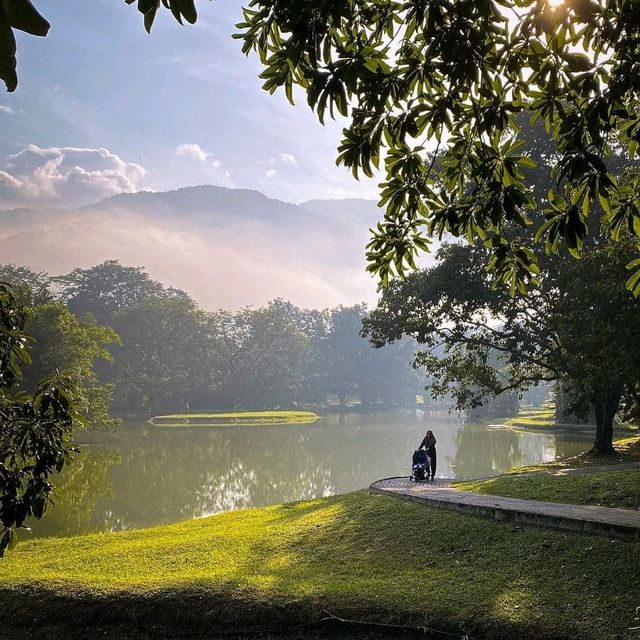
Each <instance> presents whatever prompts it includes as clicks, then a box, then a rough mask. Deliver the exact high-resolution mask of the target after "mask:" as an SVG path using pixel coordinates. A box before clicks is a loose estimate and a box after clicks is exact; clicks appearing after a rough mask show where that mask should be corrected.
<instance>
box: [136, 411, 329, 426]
mask: <svg viewBox="0 0 640 640" xmlns="http://www.w3.org/2000/svg"><path fill="white" fill-rule="evenodd" d="M319 419H320V416H319V415H317V414H316V413H313V412H312V411H237V412H233V413H172V414H170V415H166V416H155V417H154V418H151V420H150V421H149V422H151V423H152V424H154V425H155V426H157V427H224V426H232V425H262V424H264V425H269V424H312V423H314V422H316V421H317V420H319Z"/></svg>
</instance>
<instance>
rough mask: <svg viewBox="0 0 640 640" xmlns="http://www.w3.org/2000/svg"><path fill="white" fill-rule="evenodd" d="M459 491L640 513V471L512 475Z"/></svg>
mask: <svg viewBox="0 0 640 640" xmlns="http://www.w3.org/2000/svg"><path fill="white" fill-rule="evenodd" d="M456 487H457V488H459V489H462V490H463V491H476V492H477V493H483V494H489V495H496V496H507V497H510V498H523V499H526V500H544V501H546V502H566V503H569V504H591V505H596V506H601V507H618V508H621V509H640V491H638V489H639V488H640V469H629V470H625V471H614V472H604V473H593V474H591V473H590V474H585V475H576V476H563V475H551V476H548V475H534V476H518V475H509V476H501V477H499V478H495V479H491V480H483V481H476V482H463V483H460V484H457V485H456Z"/></svg>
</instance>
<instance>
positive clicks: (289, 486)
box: [25, 411, 591, 537]
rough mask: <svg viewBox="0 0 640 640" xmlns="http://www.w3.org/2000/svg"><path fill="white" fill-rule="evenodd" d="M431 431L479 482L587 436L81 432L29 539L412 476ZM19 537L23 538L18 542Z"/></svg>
mask: <svg viewBox="0 0 640 640" xmlns="http://www.w3.org/2000/svg"><path fill="white" fill-rule="evenodd" d="M427 428H430V429H432V430H433V431H434V433H435V435H436V437H437V439H438V472H437V476H439V477H455V478H474V477H482V476H488V475H492V474H496V473H501V472H504V471H508V470H509V469H512V468H513V467H519V466H522V465H527V464H532V463H537V462H546V461H549V460H554V459H555V458H559V457H564V456H567V455H574V454H576V453H579V452H581V451H584V450H586V449H588V448H589V446H590V444H591V437H590V435H589V434H586V435H585V434H580V433H578V434H566V433H565V434H559V433H544V434H540V433H531V432H521V431H513V430H510V429H503V428H491V427H487V426H485V425H474V424H466V423H464V422H461V421H460V422H458V421H455V420H452V419H451V417H450V416H447V415H444V416H442V415H441V416H436V415H428V414H425V413H424V412H422V411H411V412H394V413H377V414H356V413H352V414H341V415H329V416H327V417H326V418H323V419H322V420H320V421H318V422H317V423H315V424H313V425H284V426H257V427H247V426H235V427H234V426H229V427H213V428H209V427H191V428H173V429H171V428H169V429H167V428H160V427H156V426H153V425H151V424H149V423H147V422H129V423H125V424H124V425H123V426H122V427H121V429H120V431H119V432H118V433H116V434H108V433H103V434H100V433H97V434H96V433H87V434H81V435H80V437H79V440H80V442H83V441H84V442H85V444H84V445H83V446H82V447H81V450H82V453H81V454H79V455H77V456H76V460H75V461H74V463H73V465H71V466H70V467H69V468H68V470H67V471H66V472H65V473H63V475H62V477H60V478H58V481H57V482H56V484H57V486H58V489H57V498H56V505H55V508H53V509H51V510H50V511H49V513H48V514H47V515H46V517H45V518H44V520H42V521H41V522H37V523H33V524H32V526H33V529H34V533H33V535H36V536H44V535H47V536H50V535H54V536H67V535H75V534H80V533H88V532H92V531H118V530H124V529H135V528H140V527H149V526H153V525H159V524H166V523H170V522H176V521H179V520H185V519H187V518H198V517H202V516H207V515H211V514H215V513H219V512H222V511H229V510H231V509H240V508H243V507H255V506H261V505H266V504H274V503H277V502H284V501H291V500H302V499H307V498H317V497H321V496H329V495H333V494H338V493H345V492H348V491H353V490H356V489H362V488H364V487H367V486H368V485H369V484H370V483H371V482H373V481H374V480H376V479H378V478H383V477H388V476H396V475H408V471H409V467H410V460H411V453H412V452H413V450H414V449H415V448H416V446H417V445H418V443H419V442H420V440H421V439H422V437H423V436H424V433H425V431H426V429H427ZM25 537H26V534H25Z"/></svg>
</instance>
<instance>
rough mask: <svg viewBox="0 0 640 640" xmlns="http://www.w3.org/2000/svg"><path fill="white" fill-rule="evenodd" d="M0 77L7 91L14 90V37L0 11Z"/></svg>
mask: <svg viewBox="0 0 640 640" xmlns="http://www.w3.org/2000/svg"><path fill="white" fill-rule="evenodd" d="M0 79H1V80H3V81H4V83H5V85H6V87H7V91H15V89H16V87H17V86H18V75H17V74H16V39H15V37H14V35H13V31H12V29H11V27H10V26H9V23H8V22H7V20H6V19H5V17H4V15H2V13H0Z"/></svg>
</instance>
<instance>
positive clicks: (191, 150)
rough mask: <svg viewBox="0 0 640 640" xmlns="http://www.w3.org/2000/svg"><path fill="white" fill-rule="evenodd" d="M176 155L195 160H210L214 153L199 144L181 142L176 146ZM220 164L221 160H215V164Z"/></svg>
mask: <svg viewBox="0 0 640 640" xmlns="http://www.w3.org/2000/svg"><path fill="white" fill-rule="evenodd" d="M176 155H177V156H181V157H184V158H191V159H193V160H199V161H200V162H209V160H211V159H212V158H213V154H211V153H209V152H208V151H205V150H204V149H203V148H202V147H201V146H200V145H199V144H191V143H189V144H181V145H179V146H177V147H176ZM216 162H217V164H218V165H219V164H220V162H219V161H214V164H216Z"/></svg>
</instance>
